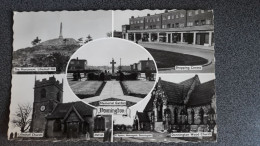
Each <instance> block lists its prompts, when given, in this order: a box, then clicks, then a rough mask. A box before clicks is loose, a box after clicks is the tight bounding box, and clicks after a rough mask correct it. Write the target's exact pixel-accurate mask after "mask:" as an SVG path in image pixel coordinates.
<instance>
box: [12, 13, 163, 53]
mask: <svg viewBox="0 0 260 146" xmlns="http://www.w3.org/2000/svg"><path fill="white" fill-rule="evenodd" d="M162 12H164V10H142V11H139V10H125V11H121V10H117V11H113V13H112V11H103V10H99V11H56V12H14V16H13V18H14V25H13V31H14V36H13V38H14V41H13V48H14V51H16V50H18V49H21V48H25V47H31V46H32V44H31V42H32V41H33V40H34V39H35V38H36V37H37V36H38V37H39V39H41V42H43V41H47V40H50V39H55V38H58V37H59V32H60V30H59V29H60V23H61V22H62V27H63V37H64V38H74V39H76V40H77V39H79V38H81V37H83V38H86V37H87V36H88V35H91V36H92V38H93V39H97V38H104V37H107V34H106V33H108V32H111V31H113V30H117V31H121V30H122V28H121V27H122V25H124V24H129V18H130V17H131V16H134V17H138V16H146V15H147V14H148V13H149V14H151V15H153V14H155V13H156V14H158V13H162ZM112 17H113V18H112ZM113 20H114V21H113ZM112 21H113V22H112Z"/></svg>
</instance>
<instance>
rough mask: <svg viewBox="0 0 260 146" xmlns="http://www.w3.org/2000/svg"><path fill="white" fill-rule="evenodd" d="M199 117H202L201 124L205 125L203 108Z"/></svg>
mask: <svg viewBox="0 0 260 146" xmlns="http://www.w3.org/2000/svg"><path fill="white" fill-rule="evenodd" d="M199 115H200V124H204V110H203V108H202V107H201V108H200V112H199Z"/></svg>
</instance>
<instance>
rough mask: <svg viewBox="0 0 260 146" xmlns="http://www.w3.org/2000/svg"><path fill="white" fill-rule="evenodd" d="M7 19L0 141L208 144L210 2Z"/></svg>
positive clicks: (213, 117) (213, 136)
mask: <svg viewBox="0 0 260 146" xmlns="http://www.w3.org/2000/svg"><path fill="white" fill-rule="evenodd" d="M13 18H14V25H13V31H14V35H13V38H14V40H13V60H12V64H13V67H12V89H11V93H12V94H11V104H10V121H9V130H8V139H9V140H17V141H22V140H24V141H26V140H38V141H46V140H47V141H53V142H58V141H86V142H183V143H186V142H216V140H217V123H216V121H217V111H216V90H215V80H216V79H215V58H214V45H215V42H214V15H213V10H176V9H172V10H147V9H146V10H106V11H105V10H97V11H91V10H89V11H53V12H51V11H47V12H43V11H40V12H14V16H13Z"/></svg>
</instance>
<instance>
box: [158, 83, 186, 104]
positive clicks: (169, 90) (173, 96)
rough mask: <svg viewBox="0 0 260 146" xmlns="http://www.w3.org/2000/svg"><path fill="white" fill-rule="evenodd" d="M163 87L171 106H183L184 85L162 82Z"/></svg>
mask: <svg viewBox="0 0 260 146" xmlns="http://www.w3.org/2000/svg"><path fill="white" fill-rule="evenodd" d="M161 86H162V89H163V90H164V93H165V94H166V95H167V97H168V103H169V104H182V103H183V94H184V85H179V84H176V83H172V82H168V81H164V80H161Z"/></svg>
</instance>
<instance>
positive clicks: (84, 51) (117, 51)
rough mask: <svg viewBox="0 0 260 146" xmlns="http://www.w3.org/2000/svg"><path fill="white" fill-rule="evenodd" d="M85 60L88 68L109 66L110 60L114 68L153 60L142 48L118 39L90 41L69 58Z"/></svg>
mask: <svg viewBox="0 0 260 146" xmlns="http://www.w3.org/2000/svg"><path fill="white" fill-rule="evenodd" d="M77 57H78V58H79V59H86V60H87V65H89V66H103V65H105V66H111V64H110V62H111V61H112V58H114V61H115V62H116V64H115V66H119V65H120V58H121V65H130V64H133V63H138V62H139V61H140V60H147V59H148V58H149V59H150V60H153V58H152V56H151V55H150V53H149V52H148V51H147V50H146V49H144V48H143V47H142V46H140V45H138V44H136V43H133V42H130V41H127V40H123V39H118V38H105V39H98V40H94V41H91V42H89V43H87V44H85V45H84V46H82V47H81V48H79V49H78V50H77V51H76V52H75V53H74V54H73V55H72V57H71V58H73V59H75V58H77Z"/></svg>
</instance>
